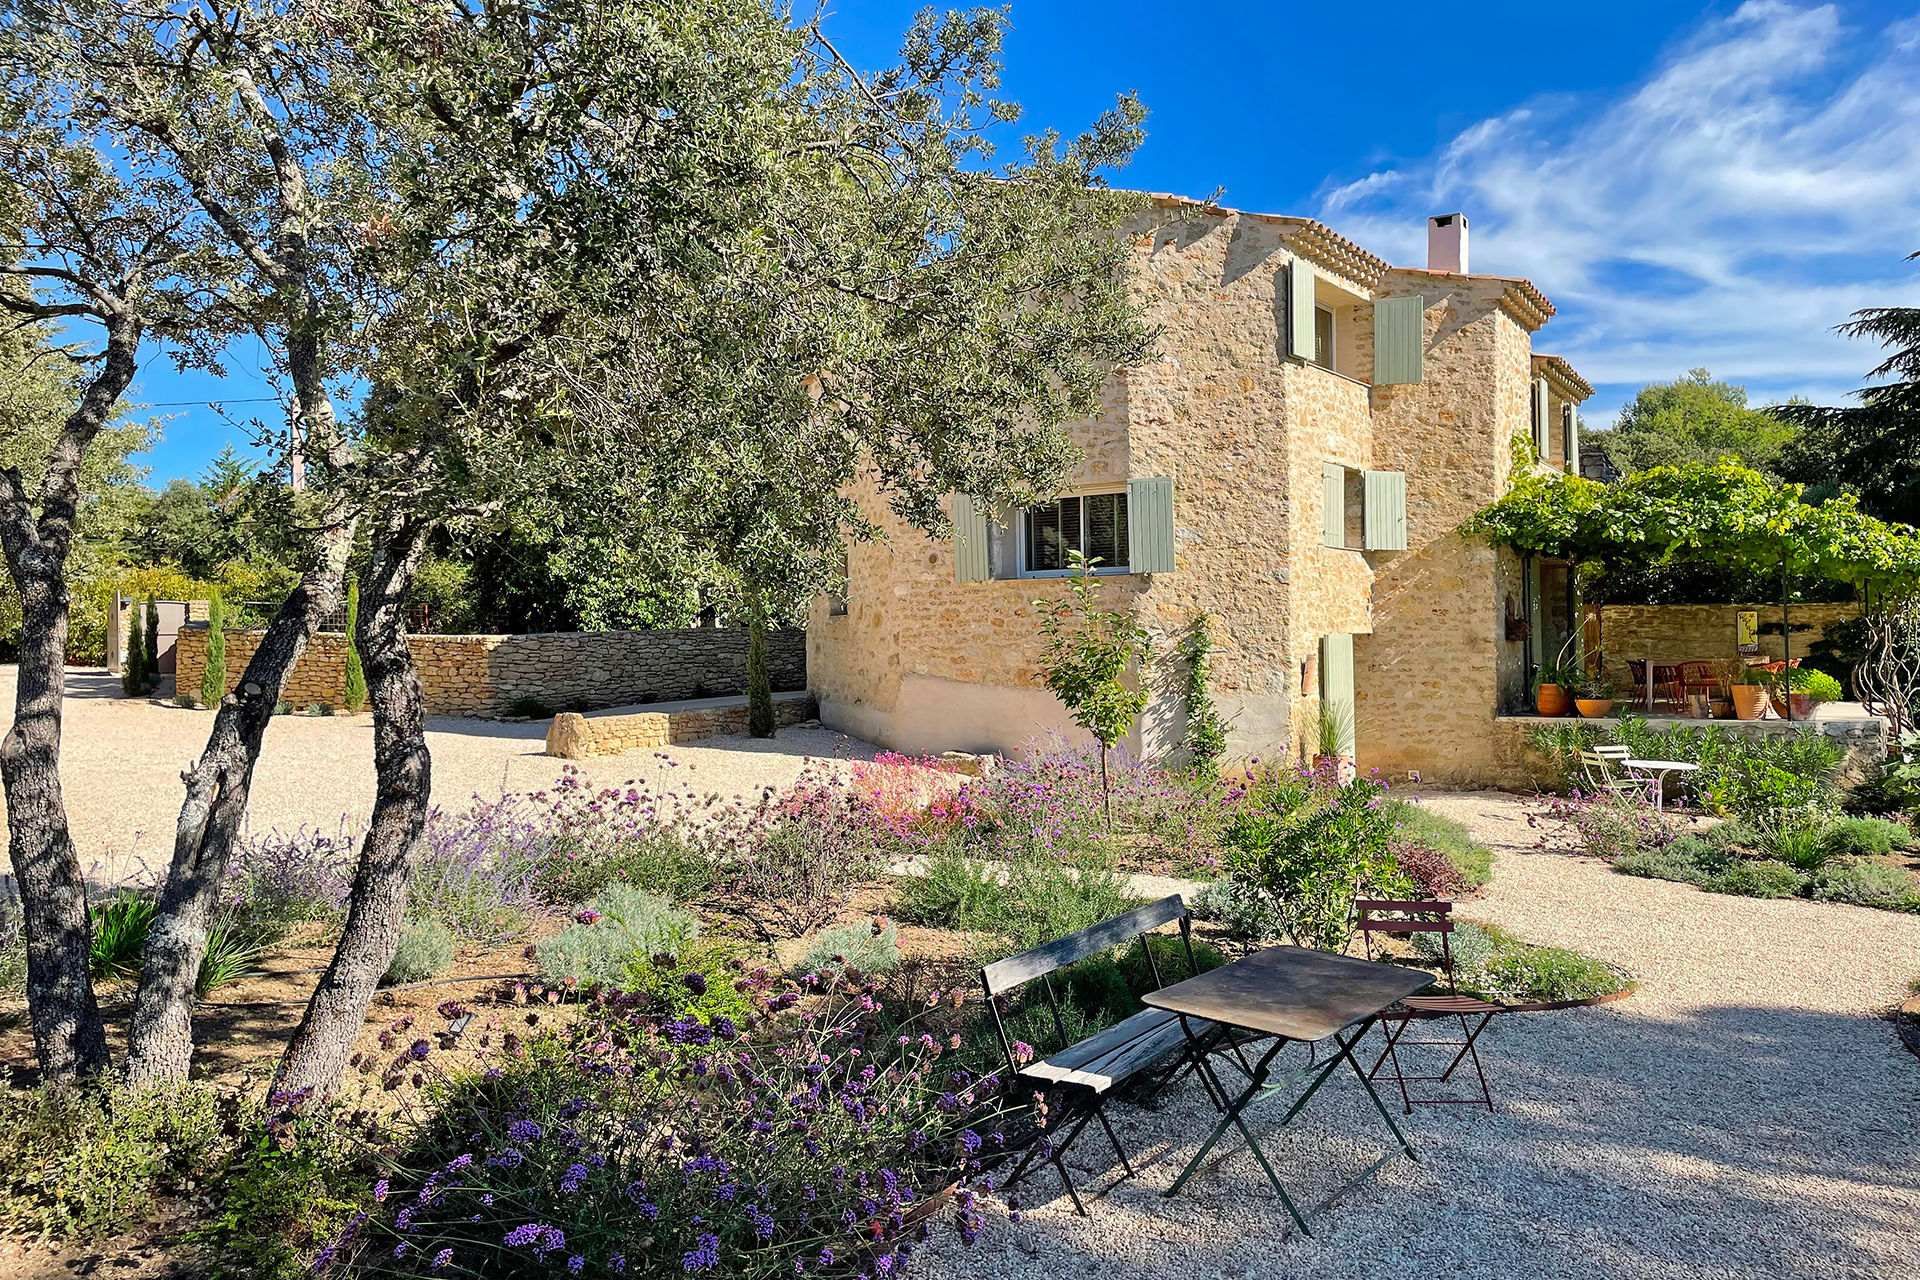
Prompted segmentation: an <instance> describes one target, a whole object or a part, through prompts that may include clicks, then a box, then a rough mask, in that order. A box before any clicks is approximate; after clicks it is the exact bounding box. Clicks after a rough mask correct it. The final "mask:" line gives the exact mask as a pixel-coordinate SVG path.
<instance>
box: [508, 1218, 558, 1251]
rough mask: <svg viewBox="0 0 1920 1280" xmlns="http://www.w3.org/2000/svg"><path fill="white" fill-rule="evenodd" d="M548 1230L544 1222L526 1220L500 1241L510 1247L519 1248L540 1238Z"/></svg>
mask: <svg viewBox="0 0 1920 1280" xmlns="http://www.w3.org/2000/svg"><path fill="white" fill-rule="evenodd" d="M546 1230H547V1224H546V1223H544V1222H524V1223H522V1224H520V1225H519V1226H517V1227H515V1228H514V1229H513V1230H511V1231H509V1232H507V1234H506V1235H504V1236H502V1237H501V1239H500V1243H501V1244H504V1245H506V1246H507V1248H509V1249H518V1248H521V1247H522V1246H524V1245H530V1244H532V1243H533V1242H534V1241H536V1240H538V1239H539V1238H540V1237H541V1235H542V1234H544V1233H545V1232H546Z"/></svg>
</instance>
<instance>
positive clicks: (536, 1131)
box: [507, 1120, 546, 1142]
mask: <svg viewBox="0 0 1920 1280" xmlns="http://www.w3.org/2000/svg"><path fill="white" fill-rule="evenodd" d="M545 1134H546V1130H544V1129H542V1128H541V1127H540V1126H539V1125H538V1124H536V1123H534V1122H533V1121H531V1120H515V1121H514V1122H513V1123H512V1124H510V1125H508V1126H507V1136H508V1137H509V1138H512V1139H513V1140H514V1141H515V1142H538V1141H540V1139H541V1138H542V1137H543V1136H545Z"/></svg>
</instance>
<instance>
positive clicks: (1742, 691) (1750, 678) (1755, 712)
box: [1727, 666, 1770, 720]
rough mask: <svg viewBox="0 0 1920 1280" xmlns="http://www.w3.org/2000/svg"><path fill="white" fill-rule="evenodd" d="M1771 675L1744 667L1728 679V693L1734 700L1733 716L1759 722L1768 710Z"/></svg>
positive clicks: (1754, 668) (1757, 669) (1758, 669)
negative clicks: (1768, 690)
mask: <svg viewBox="0 0 1920 1280" xmlns="http://www.w3.org/2000/svg"><path fill="white" fill-rule="evenodd" d="M1769 682H1770V677H1769V673H1768V672H1766V671H1763V670H1762V669H1760V668H1759V667H1748V666H1742V667H1741V668H1740V669H1739V670H1738V671H1735V672H1733V673H1732V674H1731V675H1730V676H1729V677H1728V678H1727V692H1728V694H1729V695H1731V697H1732V698H1733V714H1734V717H1735V718H1736V719H1739V720H1758V719H1759V718H1760V717H1761V715H1762V714H1764V713H1765V711H1766V709H1767V686H1768V684H1769Z"/></svg>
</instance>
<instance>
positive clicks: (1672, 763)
mask: <svg viewBox="0 0 1920 1280" xmlns="http://www.w3.org/2000/svg"><path fill="white" fill-rule="evenodd" d="M1620 763H1621V764H1623V765H1626V766H1627V767H1628V768H1629V769H1662V770H1666V771H1668V772H1671V771H1673V770H1675V769H1678V770H1681V771H1683V772H1690V771H1692V770H1694V769H1698V768H1699V767H1700V766H1699V765H1697V764H1689V763H1687V762H1686V761H1685V760H1631V759H1629V760H1622V761H1621V762H1620Z"/></svg>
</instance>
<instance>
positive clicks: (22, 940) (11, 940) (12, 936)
mask: <svg viewBox="0 0 1920 1280" xmlns="http://www.w3.org/2000/svg"><path fill="white" fill-rule="evenodd" d="M26 988H27V935H26V932H25V930H24V929H23V928H22V925H21V920H20V904H19V902H18V901H16V900H14V899H12V898H9V897H7V896H6V895H5V894H0V994H5V995H11V994H13V993H15V992H19V991H24V990H26Z"/></svg>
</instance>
